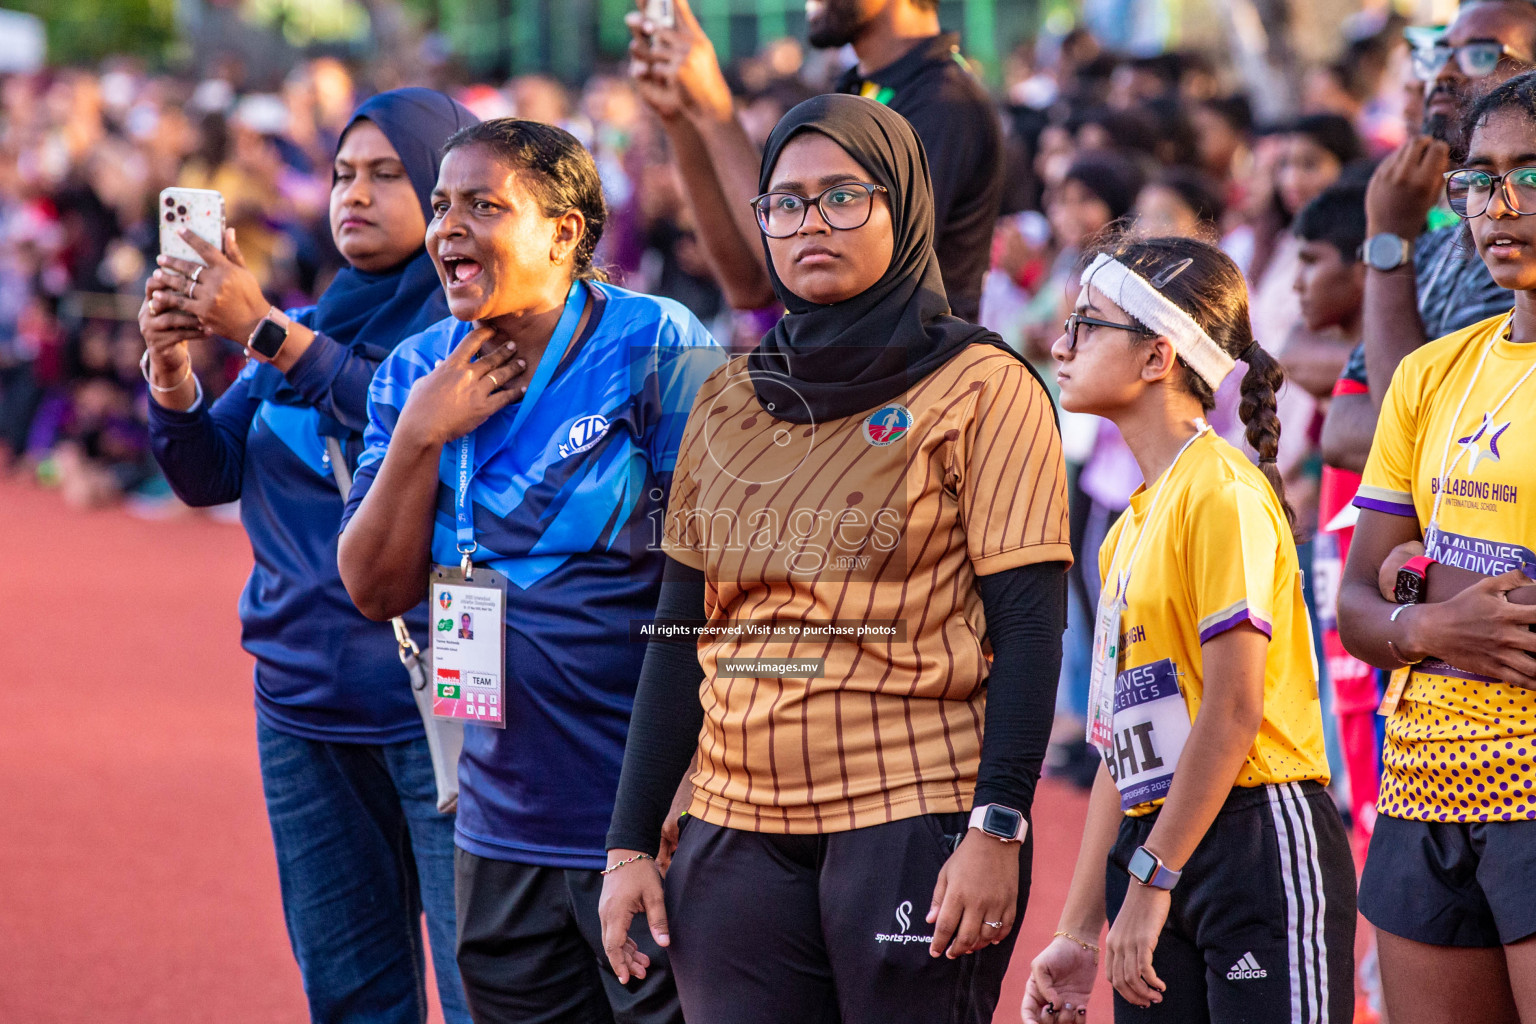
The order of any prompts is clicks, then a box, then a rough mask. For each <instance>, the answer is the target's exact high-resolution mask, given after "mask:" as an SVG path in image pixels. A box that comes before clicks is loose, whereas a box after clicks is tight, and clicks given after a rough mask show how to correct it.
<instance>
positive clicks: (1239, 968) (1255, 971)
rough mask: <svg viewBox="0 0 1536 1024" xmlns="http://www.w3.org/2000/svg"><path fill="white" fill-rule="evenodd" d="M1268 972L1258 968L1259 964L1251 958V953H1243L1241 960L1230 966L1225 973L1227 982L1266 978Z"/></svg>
mask: <svg viewBox="0 0 1536 1024" xmlns="http://www.w3.org/2000/svg"><path fill="white" fill-rule="evenodd" d="M1267 977H1269V972H1268V971H1266V970H1265V969H1264V968H1262V967H1260V966H1259V962H1258V961H1257V960H1255V959H1254V958H1253V954H1252V953H1244V954H1243V958H1242V959H1241V960H1239V961H1238V962H1237V963H1235V964H1233V965H1232V969H1231V970H1230V971H1228V972H1227V980H1228V981H1247V980H1249V979H1251V978H1267Z"/></svg>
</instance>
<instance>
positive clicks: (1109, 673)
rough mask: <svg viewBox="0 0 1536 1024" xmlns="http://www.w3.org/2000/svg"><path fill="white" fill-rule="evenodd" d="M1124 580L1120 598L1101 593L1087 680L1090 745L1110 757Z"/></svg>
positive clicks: (1123, 605)
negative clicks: (1091, 661)
mask: <svg viewBox="0 0 1536 1024" xmlns="http://www.w3.org/2000/svg"><path fill="white" fill-rule="evenodd" d="M1125 582H1126V581H1125V580H1121V588H1120V593H1119V595H1117V596H1115V597H1113V598H1111V597H1110V596H1109V591H1108V590H1104V591H1101V592H1100V593H1099V614H1098V618H1097V620H1096V621H1095V622H1094V625H1093V664H1092V668H1091V670H1090V675H1089V677H1088V742H1089V743H1092V744H1093V745H1094V746H1095V747H1097V748H1098V749H1099V752H1100V753H1102V754H1108V753H1109V749H1110V742H1111V739H1110V737H1111V734H1112V733H1113V731H1114V721H1115V672H1116V670H1117V669H1118V668H1119V667H1120V660H1119V658H1120V615H1121V612H1123V611H1124V610H1125V596H1124V595H1125Z"/></svg>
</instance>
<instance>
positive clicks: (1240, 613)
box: [1200, 608, 1275, 644]
mask: <svg viewBox="0 0 1536 1024" xmlns="http://www.w3.org/2000/svg"><path fill="white" fill-rule="evenodd" d="M1244 622H1251V623H1253V628H1254V629H1257V630H1258V631H1259V632H1260V633H1263V634H1264V635H1265V636H1268V637H1273V636H1274V635H1275V630H1274V627H1273V626H1271V625H1270V624H1269V623H1267V622H1265V621H1264V620H1263V619H1261V618H1259V617H1258V616H1257V615H1255V614H1253V610H1252V609H1249V608H1241V609H1239V610H1237V611H1235V612H1233V613H1232V614H1231V615H1228V616H1227V617H1226V618H1224V619H1222V620H1221V621H1220V622H1213V623H1211V624H1210V625H1209V626H1206V627H1205V628H1204V629H1202V630H1201V631H1200V642H1201V643H1202V644H1203V643H1205V642H1206V641H1208V640H1210V639H1211V637H1214V636H1220V635H1221V634H1223V633H1225V632H1226V631H1227V630H1229V629H1231V628H1232V627H1234V626H1240V625H1242V624H1243V623H1244Z"/></svg>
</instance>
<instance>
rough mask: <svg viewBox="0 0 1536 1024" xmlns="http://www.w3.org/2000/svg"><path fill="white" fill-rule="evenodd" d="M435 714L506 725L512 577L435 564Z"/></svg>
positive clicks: (476, 569)
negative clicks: (467, 573)
mask: <svg viewBox="0 0 1536 1024" xmlns="http://www.w3.org/2000/svg"><path fill="white" fill-rule="evenodd" d="M431 586H432V598H431V601H432V603H431V609H432V714H433V715H435V716H436V717H438V718H457V719H460V720H462V721H466V722H478V723H480V724H481V725H491V726H495V727H496V728H498V729H504V728H506V725H507V720H506V704H507V702H506V696H507V688H506V679H505V673H506V645H507V638H506V619H505V618H504V617H503V613H504V611H505V609H506V604H507V579H506V577H505V576H503V575H501V574H500V573H498V572H494V571H492V570H490V569H485V568H472V569H471V570H470V576H469V578H468V579H465V576H464V570H463V569H462V568H460V567H458V566H446V565H434V566H433V567H432V582H431Z"/></svg>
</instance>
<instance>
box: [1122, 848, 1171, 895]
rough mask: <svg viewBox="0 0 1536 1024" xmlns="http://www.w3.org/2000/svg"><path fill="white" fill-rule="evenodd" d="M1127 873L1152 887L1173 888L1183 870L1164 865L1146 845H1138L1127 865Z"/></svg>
mask: <svg viewBox="0 0 1536 1024" xmlns="http://www.w3.org/2000/svg"><path fill="white" fill-rule="evenodd" d="M1125 873H1126V874H1128V875H1130V876H1131V877H1132V878H1134V879H1136V881H1138V882H1140V883H1141V884H1142V885H1145V886H1148V887H1149V888H1152V889H1172V888H1173V887H1174V886H1176V885H1178V884H1179V878H1180V877H1181V876H1182V875H1183V872H1182V871H1175V870H1173V868H1170V867H1164V866H1163V862H1162V859H1161V858H1160V857H1158V855H1157V854H1155V853H1153V852H1152V851H1151V850H1149V849H1147V848H1146V847H1145V846H1138V847H1136V852H1135V853H1133V854H1131V860H1130V863H1129V864H1127V865H1126V866H1125Z"/></svg>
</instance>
